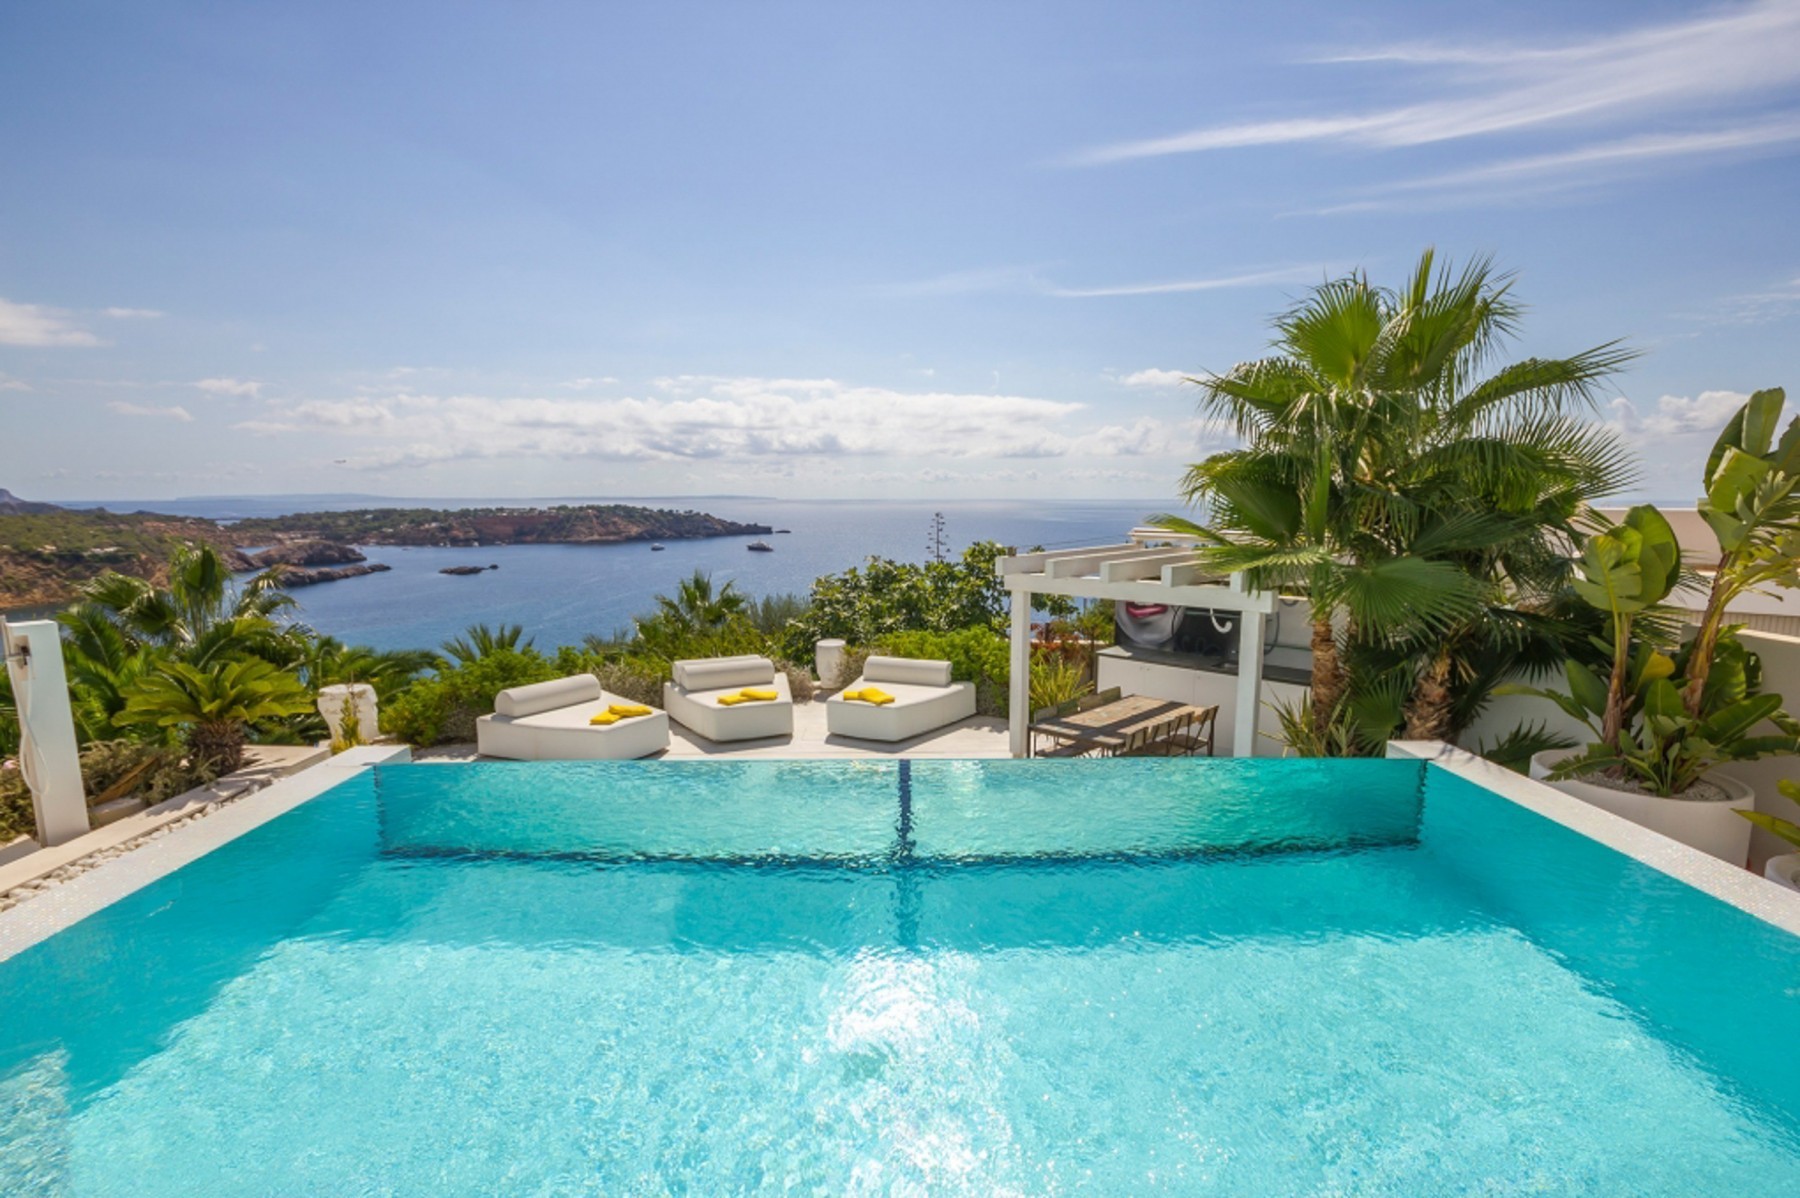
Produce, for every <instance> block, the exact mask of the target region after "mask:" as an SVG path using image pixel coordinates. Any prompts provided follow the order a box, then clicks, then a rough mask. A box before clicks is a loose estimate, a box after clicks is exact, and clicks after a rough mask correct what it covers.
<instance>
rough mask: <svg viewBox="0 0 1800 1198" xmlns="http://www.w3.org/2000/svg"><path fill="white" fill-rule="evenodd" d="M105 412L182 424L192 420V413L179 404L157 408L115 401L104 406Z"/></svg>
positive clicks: (151, 405)
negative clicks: (175, 421)
mask: <svg viewBox="0 0 1800 1198" xmlns="http://www.w3.org/2000/svg"><path fill="white" fill-rule="evenodd" d="M106 410H107V411H109V412H113V413H115V414H117V415H120V416H149V417H155V418H157V419H162V420H178V421H181V422H182V423H183V424H187V423H190V422H192V421H193V419H194V416H193V413H191V412H189V411H188V410H187V409H186V408H184V407H182V406H181V405H180V404H170V405H169V406H167V407H158V406H156V405H154V404H137V403H126V402H124V401H122V400H115V401H114V402H112V403H109V404H107V405H106Z"/></svg>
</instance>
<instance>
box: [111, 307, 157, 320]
mask: <svg viewBox="0 0 1800 1198" xmlns="http://www.w3.org/2000/svg"><path fill="white" fill-rule="evenodd" d="M100 315H102V316H105V317H109V318H111V319H113V320H159V319H161V318H162V317H163V316H164V315H166V313H163V312H158V311H157V310H156V309H155V308H102V309H100Z"/></svg>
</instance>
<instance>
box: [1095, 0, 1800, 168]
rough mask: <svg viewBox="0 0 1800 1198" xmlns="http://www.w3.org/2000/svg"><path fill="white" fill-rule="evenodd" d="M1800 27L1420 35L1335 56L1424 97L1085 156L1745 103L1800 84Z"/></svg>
mask: <svg viewBox="0 0 1800 1198" xmlns="http://www.w3.org/2000/svg"><path fill="white" fill-rule="evenodd" d="M1797 38H1800V5H1795V4H1794V3H1792V0H1762V2H1761V3H1754V4H1748V5H1742V6H1738V7H1735V8H1732V9H1727V10H1723V11H1720V12H1717V13H1714V14H1710V15H1707V16H1704V17H1700V18H1697V19H1693V20H1688V21H1682V22H1678V23H1673V24H1665V25H1657V26H1650V27H1646V28H1642V29H1636V30H1630V31H1627V32H1624V33H1616V34H1610V35H1606V36H1601V37H1595V38H1589V39H1587V40H1584V41H1577V42H1573V43H1569V44H1566V45H1561V46H1494V45H1476V46H1454V45H1427V46H1420V45H1408V46H1394V47H1387V48H1381V49H1376V50H1372V51H1366V52H1360V53H1352V54H1343V55H1337V56H1335V57H1333V58H1329V59H1326V60H1323V61H1326V62H1334V63H1371V64H1376V65H1380V66H1385V67H1393V66H1401V67H1410V68H1414V69H1418V70H1423V71H1425V72H1427V73H1428V74H1432V75H1435V76H1437V77H1438V79H1439V82H1440V85H1441V87H1442V89H1443V90H1442V92H1441V94H1439V95H1437V96H1434V97H1431V98H1429V99H1427V100H1425V101H1423V102H1420V103H1415V104H1408V105H1403V106H1400V107H1396V108H1389V109H1384V110H1379V111H1373V112H1368V113H1362V114H1349V115H1337V114H1332V115H1316V114H1314V115H1297V116H1294V117H1291V118H1286V119H1280V120H1268V121H1256V122H1249V123H1243V124H1227V125H1213V126H1206V127H1203V128H1199V129H1193V130H1190V131H1188V132H1185V133H1178V134H1174V135H1171V136H1166V137H1154V138H1145V139H1140V140H1135V141H1125V142H1120V143H1116V144H1113V145H1108V146H1101V147H1098V148H1096V149H1092V150H1089V151H1086V152H1084V153H1082V154H1080V155H1077V156H1076V157H1075V158H1074V159H1073V162H1074V163H1076V164H1079V165H1099V164H1103V163H1111V162H1121V161H1127V160H1131V159H1137V158H1151V157H1159V156H1163V155H1168V154H1190V153H1199V152H1205V151H1212V150H1222V149H1232V148H1239V147H1246V146H1269V145H1285V144H1293V143H1297V142H1339V143H1345V144H1351V145H1361V146H1366V147H1373V148H1393V147H1399V146H1413V145H1423V144H1427V143H1431V142H1441V141H1450V140H1456V139H1461V138H1469V137H1480V136H1484V135H1489V134H1496V133H1503V132H1508V131H1514V130H1521V129H1528V128H1535V127H1546V126H1558V125H1569V124H1576V123H1589V124H1592V123H1598V122H1602V121H1607V120H1614V121H1617V120H1642V119H1644V118H1647V117H1654V116H1658V115H1663V114H1667V113H1671V112H1676V111H1685V110H1691V109H1693V108H1694V107H1696V106H1700V105H1706V104H1711V105H1714V106H1723V105H1731V104H1743V103H1747V102H1753V101H1756V100H1759V99H1765V98H1767V97H1768V96H1770V95H1772V94H1776V93H1779V92H1781V91H1783V90H1785V89H1790V88H1792V87H1793V86H1794V85H1795V84H1796V83H1800V54H1796V53H1795V52H1794V47H1795V43H1796V39H1797Z"/></svg>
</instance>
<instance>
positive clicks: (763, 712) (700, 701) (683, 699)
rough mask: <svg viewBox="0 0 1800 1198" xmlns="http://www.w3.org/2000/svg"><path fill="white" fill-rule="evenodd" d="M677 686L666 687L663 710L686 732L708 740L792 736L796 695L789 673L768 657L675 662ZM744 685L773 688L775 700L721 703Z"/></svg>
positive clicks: (673, 671) (750, 656)
mask: <svg viewBox="0 0 1800 1198" xmlns="http://www.w3.org/2000/svg"><path fill="white" fill-rule="evenodd" d="M671 673H672V674H673V675H674V679H675V680H674V681H673V682H665V683H663V706H664V707H666V708H667V709H668V711H669V715H670V716H671V717H672V718H673V719H674V720H675V722H676V723H678V724H680V725H681V726H682V727H684V728H689V729H692V730H693V731H695V732H697V733H699V734H700V735H701V736H704V737H705V738H706V739H707V740H718V741H726V740H759V739H761V738H763V737H769V736H792V735H793V734H794V692H793V691H792V690H790V689H789V688H788V680H787V675H786V674H784V673H782V672H781V671H780V670H777V669H776V668H775V663H774V662H772V661H770V660H769V659H768V658H766V657H757V656H755V655H753V654H751V655H745V656H741V657H707V658H699V659H694V660H688V661H678V662H675V663H674V666H673V668H672V670H671ZM745 687H751V688H754V689H764V690H772V691H774V692H775V695H776V697H775V698H774V699H772V700H760V701H756V702H750V703H735V704H726V703H720V702H719V700H720V699H722V698H724V697H726V696H728V695H735V694H737V693H738V692H739V691H741V690H743V689H744V688H745Z"/></svg>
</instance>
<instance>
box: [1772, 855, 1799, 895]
mask: <svg viewBox="0 0 1800 1198" xmlns="http://www.w3.org/2000/svg"><path fill="white" fill-rule="evenodd" d="M1763 877H1765V878H1767V879H1769V881H1771V882H1774V883H1776V884H1777V885H1779V886H1786V887H1787V888H1788V889H1789V890H1793V891H1800V853H1783V854H1782V855H1781V856H1779V857H1770V858H1769V863H1768V864H1767V865H1765V866H1763Z"/></svg>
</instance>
